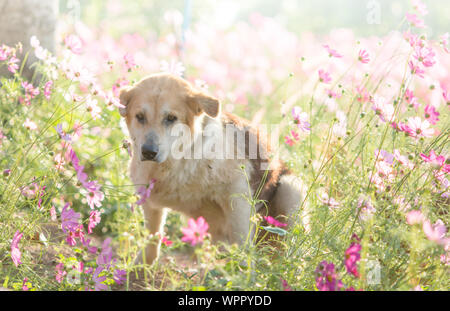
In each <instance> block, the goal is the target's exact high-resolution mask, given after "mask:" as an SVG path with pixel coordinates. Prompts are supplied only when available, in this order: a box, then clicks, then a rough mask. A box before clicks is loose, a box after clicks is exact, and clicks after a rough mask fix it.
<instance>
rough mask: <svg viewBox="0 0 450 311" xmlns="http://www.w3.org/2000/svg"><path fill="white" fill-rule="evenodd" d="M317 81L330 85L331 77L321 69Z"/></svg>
mask: <svg viewBox="0 0 450 311" xmlns="http://www.w3.org/2000/svg"><path fill="white" fill-rule="evenodd" d="M319 81H320V82H322V83H326V84H328V83H330V82H331V76H330V74H329V73H328V72H326V71H325V70H323V69H320V70H319Z"/></svg>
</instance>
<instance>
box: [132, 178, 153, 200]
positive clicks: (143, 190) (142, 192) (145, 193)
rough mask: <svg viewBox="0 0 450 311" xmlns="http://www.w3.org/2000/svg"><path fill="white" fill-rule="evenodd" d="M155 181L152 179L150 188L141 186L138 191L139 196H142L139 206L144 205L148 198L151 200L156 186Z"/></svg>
mask: <svg viewBox="0 0 450 311" xmlns="http://www.w3.org/2000/svg"><path fill="white" fill-rule="evenodd" d="M155 182H156V180H155V179H152V180H151V181H150V184H149V185H148V187H145V186H140V187H139V189H138V190H137V194H138V195H139V196H140V199H139V200H138V201H137V202H136V204H137V205H142V204H144V203H145V201H147V199H148V198H150V194H151V193H152V189H153V187H154V186H155Z"/></svg>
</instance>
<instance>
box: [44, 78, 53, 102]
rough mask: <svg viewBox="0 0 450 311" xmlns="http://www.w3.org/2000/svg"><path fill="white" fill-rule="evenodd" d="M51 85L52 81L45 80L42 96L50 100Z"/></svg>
mask: <svg viewBox="0 0 450 311" xmlns="http://www.w3.org/2000/svg"><path fill="white" fill-rule="evenodd" d="M52 87H53V81H52V80H50V81H47V83H45V85H44V96H45V98H47V100H50V96H51V95H52Z"/></svg>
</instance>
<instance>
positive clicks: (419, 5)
mask: <svg viewBox="0 0 450 311" xmlns="http://www.w3.org/2000/svg"><path fill="white" fill-rule="evenodd" d="M412 3H413V8H414V10H416V11H417V12H418V13H419V14H421V15H427V14H428V9H427V6H426V5H425V4H424V3H423V2H422V1H420V0H412Z"/></svg>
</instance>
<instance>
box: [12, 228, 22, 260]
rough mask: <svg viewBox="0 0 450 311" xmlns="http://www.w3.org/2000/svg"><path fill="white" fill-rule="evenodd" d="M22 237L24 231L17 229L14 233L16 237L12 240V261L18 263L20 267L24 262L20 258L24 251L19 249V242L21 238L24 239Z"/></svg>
mask: <svg viewBox="0 0 450 311" xmlns="http://www.w3.org/2000/svg"><path fill="white" fill-rule="evenodd" d="M22 237H23V233H21V232H20V231H19V230H17V231H16V233H15V234H14V237H13V239H12V242H11V258H12V261H13V262H14V264H15V265H16V267H18V266H19V265H20V264H21V263H22V261H21V260H20V259H21V256H22V253H21V252H20V249H19V242H20V239H22Z"/></svg>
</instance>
